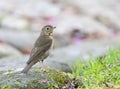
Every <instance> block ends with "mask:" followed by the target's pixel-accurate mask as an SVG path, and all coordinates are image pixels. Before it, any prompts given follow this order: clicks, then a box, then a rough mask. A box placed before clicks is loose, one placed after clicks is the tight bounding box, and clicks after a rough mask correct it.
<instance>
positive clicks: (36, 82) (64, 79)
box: [0, 68, 74, 89]
mask: <svg viewBox="0 0 120 89" xmlns="http://www.w3.org/2000/svg"><path fill="white" fill-rule="evenodd" d="M46 71H47V72H42V71H40V70H38V69H37V68H36V69H34V71H31V72H29V73H28V74H21V73H20V72H13V71H8V72H1V73H0V88H1V89H8V88H9V89H15V88H17V89H53V88H55V89H58V88H61V87H63V86H65V85H66V84H67V83H68V82H69V81H72V79H70V77H69V76H68V75H67V74H66V73H64V72H61V71H59V70H53V69H50V68H47V69H46ZM73 89H74V88H73Z"/></svg>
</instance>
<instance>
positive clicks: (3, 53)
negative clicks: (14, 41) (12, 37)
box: [0, 43, 22, 58]
mask: <svg viewBox="0 0 120 89" xmlns="http://www.w3.org/2000/svg"><path fill="white" fill-rule="evenodd" d="M6 49H7V50H6ZM21 55H22V54H21V53H20V52H19V51H18V50H17V49H15V48H13V47H12V46H10V45H8V44H5V43H0V58H2V57H8V56H18V57H20V56H21Z"/></svg>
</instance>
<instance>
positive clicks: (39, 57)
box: [22, 25, 55, 73]
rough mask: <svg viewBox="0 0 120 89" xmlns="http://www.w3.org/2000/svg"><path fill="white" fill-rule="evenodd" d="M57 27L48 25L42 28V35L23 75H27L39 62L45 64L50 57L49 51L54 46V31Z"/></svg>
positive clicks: (35, 45)
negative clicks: (44, 61) (45, 60)
mask: <svg viewBox="0 0 120 89" xmlns="http://www.w3.org/2000/svg"><path fill="white" fill-rule="evenodd" d="M54 28H55V27H53V26H51V25H46V26H44V27H43V28H42V30H41V34H40V36H39V37H38V39H37V40H36V42H35V44H34V48H33V49H32V51H31V54H30V58H29V60H28V61H27V65H26V67H25V68H24V69H23V70H22V73H27V72H28V71H29V69H30V68H31V67H32V66H33V65H34V64H36V63H37V62H40V61H41V62H43V60H44V59H45V58H47V57H48V56H49V51H50V49H51V47H52V46H53V36H52V33H53V29H54Z"/></svg>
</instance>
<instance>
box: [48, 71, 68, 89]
mask: <svg viewBox="0 0 120 89" xmlns="http://www.w3.org/2000/svg"><path fill="white" fill-rule="evenodd" d="M48 76H49V77H50V79H51V81H52V82H53V83H52V84H49V85H50V86H53V87H56V88H58V87H61V86H63V85H65V84H66V83H67V82H68V81H69V77H68V76H67V74H66V73H64V72H61V71H59V70H57V71H56V70H52V72H49V73H48Z"/></svg>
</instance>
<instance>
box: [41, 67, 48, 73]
mask: <svg viewBox="0 0 120 89" xmlns="http://www.w3.org/2000/svg"><path fill="white" fill-rule="evenodd" d="M41 71H43V72H49V67H41Z"/></svg>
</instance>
